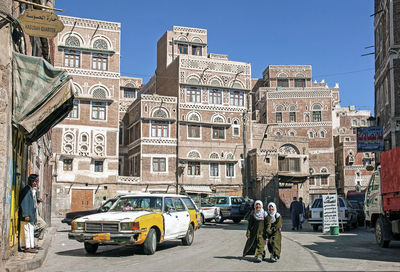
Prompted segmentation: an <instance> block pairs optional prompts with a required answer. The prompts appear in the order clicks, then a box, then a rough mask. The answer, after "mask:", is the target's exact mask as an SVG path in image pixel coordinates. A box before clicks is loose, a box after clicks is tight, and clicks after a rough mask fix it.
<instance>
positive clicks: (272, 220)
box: [267, 202, 281, 223]
mask: <svg viewBox="0 0 400 272" xmlns="http://www.w3.org/2000/svg"><path fill="white" fill-rule="evenodd" d="M269 206H272V207H274V211H273V212H272V213H271V212H269V209H267V213H268V215H269V216H270V218H271V223H275V221H276V218H279V216H281V215H280V214H279V213H278V211H277V210H276V204H275V203H274V202H270V203H268V206H267V207H268V208H269Z"/></svg>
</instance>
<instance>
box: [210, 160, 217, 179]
mask: <svg viewBox="0 0 400 272" xmlns="http://www.w3.org/2000/svg"><path fill="white" fill-rule="evenodd" d="M218 176H219V164H218V163H210V177H218Z"/></svg>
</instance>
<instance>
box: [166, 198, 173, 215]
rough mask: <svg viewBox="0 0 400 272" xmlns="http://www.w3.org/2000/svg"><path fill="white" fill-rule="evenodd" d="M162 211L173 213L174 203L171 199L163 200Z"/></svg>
mask: <svg viewBox="0 0 400 272" xmlns="http://www.w3.org/2000/svg"><path fill="white" fill-rule="evenodd" d="M164 211H165V212H168V211H175V207H174V203H173V202H172V198H164Z"/></svg>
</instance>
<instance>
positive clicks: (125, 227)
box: [120, 222, 132, 231]
mask: <svg viewBox="0 0 400 272" xmlns="http://www.w3.org/2000/svg"><path fill="white" fill-rule="evenodd" d="M120 230H121V231H132V222H125V223H121V225H120Z"/></svg>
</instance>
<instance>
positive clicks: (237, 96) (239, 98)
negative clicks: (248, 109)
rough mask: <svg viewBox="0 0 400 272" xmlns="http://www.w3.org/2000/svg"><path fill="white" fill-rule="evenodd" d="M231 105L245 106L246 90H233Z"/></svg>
mask: <svg viewBox="0 0 400 272" xmlns="http://www.w3.org/2000/svg"><path fill="white" fill-rule="evenodd" d="M231 105H232V106H240V107H243V106H244V92H236V91H231Z"/></svg>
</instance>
